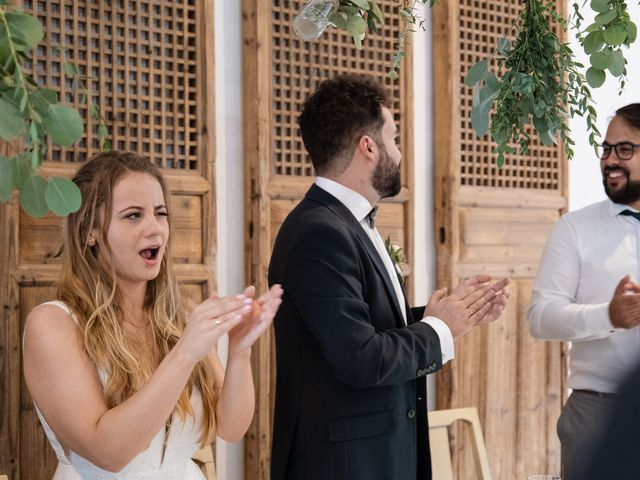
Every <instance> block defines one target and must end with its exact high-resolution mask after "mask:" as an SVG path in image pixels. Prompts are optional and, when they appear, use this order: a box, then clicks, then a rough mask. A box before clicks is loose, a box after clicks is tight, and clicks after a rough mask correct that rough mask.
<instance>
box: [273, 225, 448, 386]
mask: <svg viewBox="0 0 640 480" xmlns="http://www.w3.org/2000/svg"><path fill="white" fill-rule="evenodd" d="M353 241H354V240H353V238H352V237H351V236H350V235H348V234H347V233H345V232H344V231H342V230H340V228H339V227H336V226H333V225H327V224H324V225H321V226H315V227H314V228H309V229H307V230H306V231H305V233H303V234H302V235H301V236H300V237H299V238H298V239H297V241H296V242H295V244H294V246H293V248H292V251H291V255H290V256H289V260H288V263H287V265H286V268H285V269H284V271H285V273H284V282H283V287H284V290H285V295H287V296H288V297H289V298H290V300H291V301H292V302H293V303H294V306H295V308H296V309H297V310H298V312H300V316H301V317H302V320H303V321H304V322H305V324H306V325H307V327H308V328H309V330H310V331H311V333H312V334H313V336H314V337H315V338H316V339H317V341H318V342H319V344H320V347H321V349H322V351H323V353H324V355H325V357H326V358H327V360H328V362H329V364H330V365H331V367H332V368H333V370H334V372H335V375H336V377H337V378H338V379H339V380H340V381H342V382H344V383H346V384H347V385H350V386H352V387H354V388H363V387H369V386H382V385H395V384H400V383H404V382H407V381H409V380H412V379H415V378H416V377H418V376H423V375H425V374H426V373H427V372H426V371H427V369H428V370H429V371H434V370H436V369H439V368H441V366H442V357H441V352H440V344H439V341H438V336H437V334H436V333H435V331H434V330H433V328H431V327H430V326H429V325H427V324H426V323H424V322H416V323H414V324H411V325H409V326H407V327H403V328H392V329H387V330H383V331H376V329H375V328H374V326H373V324H372V321H371V318H370V313H371V312H370V311H369V306H368V304H367V302H366V301H365V299H364V293H363V292H364V290H365V287H364V285H363V280H364V271H363V265H362V264H361V262H360V253H359V252H358V250H357V248H356V246H355V245H354V243H353ZM390 312H391V309H389V314H390V315H391V313H390ZM416 313H417V312H416ZM376 314H378V313H376ZM427 367H431V368H427Z"/></svg>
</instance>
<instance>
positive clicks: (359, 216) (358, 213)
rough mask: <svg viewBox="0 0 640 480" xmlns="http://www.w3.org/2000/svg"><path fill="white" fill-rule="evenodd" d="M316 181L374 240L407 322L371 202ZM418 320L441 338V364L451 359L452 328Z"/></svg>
mask: <svg viewBox="0 0 640 480" xmlns="http://www.w3.org/2000/svg"><path fill="white" fill-rule="evenodd" d="M315 183H316V185H317V186H318V187H320V188H322V189H323V190H324V191H326V192H328V193H330V194H331V195H333V196H334V197H336V198H337V199H338V200H339V201H340V202H341V203H342V204H343V205H344V206H345V207H347V209H348V210H349V211H350V212H351V213H352V215H353V216H354V217H355V218H356V220H358V222H360V225H361V226H362V228H363V230H364V231H365V233H366V234H367V235H368V237H369V238H370V239H371V243H373V245H374V247H375V248H376V250H377V251H378V254H379V255H380V258H381V259H382V262H383V263H384V266H385V267H386V270H387V273H388V275H389V278H390V279H391V283H392V284H393V289H394V290H395V293H396V297H397V298H398V304H399V305H400V308H401V310H402V316H403V319H404V323H405V324H406V323H407V312H406V304H405V299H404V293H403V292H402V287H401V285H400V281H399V280H398V274H397V271H396V268H395V266H394V265H393V261H392V260H391V257H390V256H389V253H388V252H387V249H386V247H385V245H384V241H383V240H382V237H381V236H380V234H379V233H378V230H376V229H375V228H371V227H370V226H369V222H368V220H367V215H368V214H369V212H370V211H371V208H372V206H371V204H370V203H369V201H368V200H367V199H366V198H364V197H363V196H362V195H360V194H359V193H358V192H355V191H354V190H351V189H350V188H347V187H345V186H344V185H342V184H340V183H337V182H334V181H333V180H329V179H328V178H324V177H318V178H317V179H316V182H315ZM421 321H422V322H425V323H426V324H428V325H429V326H431V328H433V329H434V330H435V331H436V333H437V334H438V338H439V339H440V350H441V352H442V364H443V365H444V364H445V363H447V362H448V361H449V360H451V359H453V357H454V347H453V335H452V334H451V330H450V329H449V327H448V326H447V324H446V323H444V322H443V321H442V320H440V319H439V318H437V317H432V316H427V317H424V318H423V319H422V320H421Z"/></svg>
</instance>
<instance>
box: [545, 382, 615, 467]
mask: <svg viewBox="0 0 640 480" xmlns="http://www.w3.org/2000/svg"><path fill="white" fill-rule="evenodd" d="M614 400H615V397H614V396H613V395H598V394H595V393H587V392H583V391H580V390H575V391H574V392H572V393H571V396H570V397H569V400H567V403H566V404H565V405H564V407H563V408H562V412H561V413H560V418H559V419H558V437H559V438H560V446H561V461H562V480H579V479H576V478H570V476H569V474H568V472H569V473H570V472H575V471H576V469H581V467H582V466H583V465H585V464H587V463H588V462H589V460H590V458H591V451H592V449H593V442H594V440H596V439H597V437H598V435H599V434H600V433H601V431H602V429H603V428H604V426H605V425H606V422H607V420H608V418H609V416H610V415H611V413H612V405H613V402H614Z"/></svg>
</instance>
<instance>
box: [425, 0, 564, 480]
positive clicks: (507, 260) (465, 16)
mask: <svg viewBox="0 0 640 480" xmlns="http://www.w3.org/2000/svg"><path fill="white" fill-rule="evenodd" d="M521 8H522V4H521V3H520V2H515V1H513V0H496V1H494V2H480V1H473V0H472V1H469V2H446V3H445V2H442V3H440V4H439V5H437V6H436V7H435V8H434V9H433V32H434V89H435V94H434V104H435V115H436V117H437V118H438V119H439V121H438V122H436V123H435V124H434V125H435V138H437V139H438V142H436V145H435V159H436V163H435V204H436V246H437V256H438V283H439V286H445V285H446V286H449V287H452V286H454V285H456V284H457V283H458V282H459V281H460V280H461V279H463V278H466V277H469V276H472V275H475V274H478V273H489V274H491V275H493V276H496V277H503V276H509V277H511V278H512V279H513V281H512V286H511V292H512V293H511V299H510V303H509V306H508V308H507V310H506V311H505V313H504V315H503V316H502V318H500V319H499V320H498V321H497V322H496V323H495V324H492V325H490V326H484V327H480V328H478V329H475V330H474V331H472V332H470V333H469V334H468V335H467V336H465V337H464V338H462V339H461V340H460V341H458V342H457V344H456V358H455V359H454V361H453V362H451V363H450V364H449V365H447V366H446V367H445V369H444V370H443V371H442V372H441V373H439V374H438V376H437V377H436V378H437V380H436V381H437V385H438V388H437V408H455V407H467V406H477V407H478V411H479V414H480V420H481V422H482V424H483V426H484V435H485V440H486V443H487V451H488V453H489V457H490V466H491V469H492V472H493V475H494V478H499V479H502V478H505V479H506V478H526V475H527V474H529V473H531V472H536V471H549V472H554V471H556V472H557V471H559V470H560V468H559V448H560V447H559V441H558V439H557V437H556V435H555V422H556V420H557V418H558V415H559V413H560V408H561V404H562V400H563V398H564V397H565V396H566V383H565V378H566V377H565V373H566V363H565V351H566V347H565V346H563V345H561V344H559V343H558V344H553V343H542V342H535V341H534V340H533V339H532V338H531V337H530V335H529V333H528V329H527V326H526V318H525V317H526V309H527V307H528V303H529V298H530V294H531V287H532V284H533V279H534V278H535V275H536V271H537V268H538V263H539V260H540V256H541V254H542V249H543V246H544V243H545V241H546V238H547V235H548V233H549V232H550V230H551V228H552V227H553V225H554V224H555V222H556V221H557V220H558V218H559V216H560V214H561V213H562V212H563V211H564V209H565V208H566V195H567V178H566V171H567V165H566V158H565V157H564V154H563V152H562V150H561V148H560V147H558V146H552V147H546V146H543V145H541V144H540V143H539V142H536V141H535V140H534V141H532V143H531V146H530V147H531V148H530V154H529V155H515V154H514V155H508V156H507V157H506V159H505V165H504V167H503V168H502V169H499V168H498V167H497V165H496V162H495V158H494V155H493V153H492V150H493V145H492V141H491V138H490V135H485V136H484V137H483V138H478V137H477V136H476V134H475V133H474V131H473V128H472V126H471V122H470V110H471V105H472V94H473V92H472V90H471V89H469V88H468V87H466V85H465V84H464V78H465V76H466V73H467V71H468V69H469V68H470V67H471V66H472V65H474V64H475V63H476V62H478V61H480V60H482V59H484V58H488V57H489V56H490V55H491V52H493V51H494V49H495V45H496V42H497V41H498V39H499V38H501V37H504V36H508V35H509V29H510V26H511V24H512V23H513V20H514V19H515V17H516V16H517V15H518V14H519V12H520V9H521ZM563 10H564V4H560V11H563ZM487 24H490V25H492V28H491V29H488V28H486V26H487ZM532 137H533V138H535V134H533V135H532ZM461 442H462V440H461V439H460V438H457V439H454V445H455V448H454V462H455V468H456V470H457V472H458V477H457V478H459V479H461V480H466V479H472V478H474V477H473V475H472V473H471V470H470V465H472V464H471V463H470V461H471V456H470V454H469V453H468V449H467V448H466V446H465V445H462V444H461Z"/></svg>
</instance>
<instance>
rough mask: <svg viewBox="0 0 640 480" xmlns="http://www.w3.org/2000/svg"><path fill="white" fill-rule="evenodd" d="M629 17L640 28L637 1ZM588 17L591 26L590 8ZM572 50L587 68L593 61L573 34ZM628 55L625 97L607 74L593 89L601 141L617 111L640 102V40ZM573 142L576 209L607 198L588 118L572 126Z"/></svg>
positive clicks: (572, 195) (571, 202)
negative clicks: (605, 78)
mask: <svg viewBox="0 0 640 480" xmlns="http://www.w3.org/2000/svg"><path fill="white" fill-rule="evenodd" d="M572 4H573V1H569V2H568V3H567V8H568V9H569V11H571V9H572V7H571V6H572ZM627 6H628V8H629V14H630V15H631V18H632V19H633V20H634V21H635V23H636V25H639V26H640V5H638V3H637V2H636V1H631V2H627ZM581 12H582V14H583V15H584V17H585V24H584V26H587V25H589V24H590V23H591V22H592V20H593V16H594V15H592V14H591V13H592V12H591V9H590V8H588V7H587V8H584V9H582V10H581ZM587 14H589V16H587ZM570 41H571V48H572V50H573V52H574V53H575V54H576V57H577V58H578V60H579V61H580V62H581V63H583V64H584V65H586V66H588V65H589V59H588V58H587V56H586V55H585V53H584V51H583V50H582V47H581V46H580V44H579V43H578V42H577V41H576V39H575V35H574V34H573V32H571V36H570ZM624 56H625V58H626V59H627V62H628V63H627V71H628V80H627V85H626V88H625V90H624V92H623V94H622V95H620V96H619V95H618V82H617V79H613V78H611V75H607V81H606V82H605V83H604V85H603V86H602V87H600V88H596V89H592V92H591V95H592V97H593V99H594V100H595V102H596V105H595V107H596V110H597V112H598V129H599V130H600V132H601V134H602V138H601V139H600V140H599V141H600V142H601V141H602V139H604V136H605V134H606V130H607V124H608V123H609V120H610V119H611V117H612V116H613V114H614V113H615V111H616V109H618V108H619V107H622V106H623V105H626V104H629V103H635V102H640V89H639V87H638V86H639V85H640V39H638V40H636V42H635V43H633V44H632V45H631V48H629V49H626V48H625V49H624ZM569 126H570V128H571V133H572V135H573V139H574V140H575V142H576V148H575V152H576V153H575V156H574V157H573V160H571V162H570V163H569V209H570V210H576V209H578V208H582V207H584V206H586V205H589V204H591V203H594V202H597V201H599V200H602V199H604V198H606V195H605V193H604V188H603V187H602V177H601V176H600V164H599V161H598V158H597V157H596V154H595V153H594V151H593V148H592V147H591V146H590V145H589V142H588V132H587V125H586V122H585V121H584V119H582V118H581V117H576V118H575V119H572V120H571V121H570V123H569Z"/></svg>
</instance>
